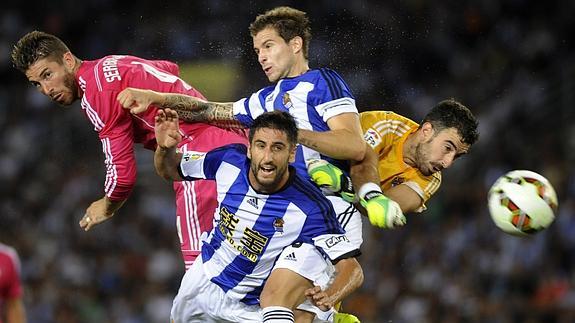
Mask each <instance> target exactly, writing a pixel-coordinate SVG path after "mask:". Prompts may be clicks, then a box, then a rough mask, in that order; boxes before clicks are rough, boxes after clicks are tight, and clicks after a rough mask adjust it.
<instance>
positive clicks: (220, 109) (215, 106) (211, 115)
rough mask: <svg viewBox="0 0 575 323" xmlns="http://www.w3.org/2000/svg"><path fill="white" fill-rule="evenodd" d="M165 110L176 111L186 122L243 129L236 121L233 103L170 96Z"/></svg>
mask: <svg viewBox="0 0 575 323" xmlns="http://www.w3.org/2000/svg"><path fill="white" fill-rule="evenodd" d="M162 107H163V108H170V109H174V110H176V111H177V112H178V115H179V117H180V118H181V119H183V120H185V121H195V122H208V123H213V124H218V125H220V124H221V125H223V126H226V127H231V128H238V127H241V125H240V124H239V122H238V121H237V120H235V118H234V113H233V108H232V103H216V102H203V101H200V100H198V99H195V98H193V97H189V96H184V95H177V94H176V95H168V96H167V97H166V98H165V101H164V103H163V104H162Z"/></svg>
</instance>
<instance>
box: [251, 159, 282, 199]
mask: <svg viewBox="0 0 575 323" xmlns="http://www.w3.org/2000/svg"><path fill="white" fill-rule="evenodd" d="M263 166H264V167H265V166H266V165H263ZM273 167H275V169H274V171H273V172H274V176H273V177H269V176H267V177H261V176H260V170H261V167H260V165H259V164H256V163H255V162H254V161H252V162H251V167H250V168H251V171H252V174H253V175H254V178H255V180H256V182H257V184H258V185H259V187H258V188H257V190H258V191H261V192H262V193H267V194H270V193H273V192H276V191H278V190H279V189H280V188H281V187H280V186H281V184H282V179H283V176H285V174H286V172H287V167H288V166H287V164H286V165H284V166H278V165H273Z"/></svg>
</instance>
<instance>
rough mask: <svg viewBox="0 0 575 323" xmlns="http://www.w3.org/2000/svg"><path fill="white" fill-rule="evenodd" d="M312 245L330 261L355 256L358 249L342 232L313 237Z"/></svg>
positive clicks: (334, 261) (357, 253)
mask: <svg viewBox="0 0 575 323" xmlns="http://www.w3.org/2000/svg"><path fill="white" fill-rule="evenodd" d="M313 243H314V245H315V246H316V247H317V248H318V249H319V250H320V251H321V252H322V253H323V254H324V255H326V256H327V257H328V258H329V260H331V262H332V263H336V262H338V261H339V260H341V259H346V258H351V257H357V256H359V255H360V254H361V252H360V250H359V249H357V247H356V246H355V245H354V244H352V243H351V241H350V240H349V239H348V237H347V236H346V235H345V233H344V234H324V235H321V236H318V237H315V238H313Z"/></svg>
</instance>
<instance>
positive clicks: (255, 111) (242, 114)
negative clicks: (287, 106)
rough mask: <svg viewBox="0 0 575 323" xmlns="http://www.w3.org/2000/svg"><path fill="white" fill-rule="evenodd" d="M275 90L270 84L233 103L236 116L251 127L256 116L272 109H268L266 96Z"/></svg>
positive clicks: (246, 125) (243, 123)
mask: <svg viewBox="0 0 575 323" xmlns="http://www.w3.org/2000/svg"><path fill="white" fill-rule="evenodd" d="M273 90H274V87H273V86H268V87H266V88H263V89H261V90H259V91H258V92H256V93H253V94H252V95H250V96H249V97H247V98H243V99H241V100H239V101H236V102H234V104H233V113H234V118H236V120H238V121H239V122H240V123H241V124H242V125H244V126H245V127H246V128H248V127H250V126H251V125H252V123H253V122H254V120H255V118H257V117H258V116H259V115H261V114H263V113H264V112H268V111H272V110H273V106H271V110H267V109H266V104H265V102H266V98H267V96H268V95H269V94H270V93H271V92H272V91H273Z"/></svg>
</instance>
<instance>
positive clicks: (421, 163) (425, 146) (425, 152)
mask: <svg viewBox="0 0 575 323" xmlns="http://www.w3.org/2000/svg"><path fill="white" fill-rule="evenodd" d="M432 141H433V138H431V139H429V140H428V141H426V142H420V143H418V144H417V146H415V163H416V165H417V168H418V169H419V171H420V172H421V173H422V174H423V175H425V176H429V175H431V174H433V173H435V172H436V170H435V169H434V167H439V165H436V164H434V163H432V162H431V160H430V158H429V156H430V155H431V154H430V152H431V142H432Z"/></svg>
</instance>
